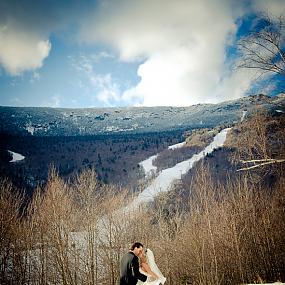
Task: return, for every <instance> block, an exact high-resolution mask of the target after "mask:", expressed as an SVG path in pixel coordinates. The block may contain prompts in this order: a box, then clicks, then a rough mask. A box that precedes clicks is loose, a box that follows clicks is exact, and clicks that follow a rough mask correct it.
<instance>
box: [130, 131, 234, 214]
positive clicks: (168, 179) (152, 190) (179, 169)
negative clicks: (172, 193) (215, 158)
mask: <svg viewBox="0 0 285 285" xmlns="http://www.w3.org/2000/svg"><path fill="white" fill-rule="evenodd" d="M229 130H230V128H227V129H224V130H222V131H221V132H219V133H218V134H217V135H216V136H215V137H214V140H213V142H212V143H210V144H209V145H208V146H207V147H205V149H204V150H202V151H201V152H199V153H198V154H194V155H193V156H192V157H191V158H190V159H187V160H184V161H182V162H180V163H177V164H176V165H175V166H173V167H171V168H167V169H164V170H162V171H161V172H160V173H159V175H158V176H157V177H156V178H155V179H154V180H153V182H152V183H151V184H150V185H149V186H148V187H146V188H145V189H144V190H143V191H142V192H141V193H140V194H139V195H138V197H137V198H136V199H135V200H134V201H133V203H132V204H131V205H129V206H128V207H127V209H126V210H128V209H130V210H131V209H133V207H136V206H138V205H139V204H141V203H144V202H148V201H151V200H153V199H154V197H155V196H157V195H158V194H159V193H160V192H165V191H168V190H169V189H170V187H171V185H172V183H173V182H174V181H175V180H177V179H180V178H181V176H182V175H183V174H186V173H187V172H188V171H189V170H190V169H191V168H192V167H193V165H194V163H195V162H197V161H199V160H200V159H202V158H203V157H205V155H207V154H209V153H211V152H213V150H214V149H216V148H218V147H221V146H223V144H224V142H225V140H226V136H227V132H228V131H229ZM145 161H148V160H145ZM152 161H153V159H152V157H150V158H149V161H148V163H143V164H142V166H144V165H146V166H147V168H146V169H145V171H146V173H147V172H148V171H149V169H151V165H152V164H151V163H152Z"/></svg>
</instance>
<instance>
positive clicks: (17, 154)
mask: <svg viewBox="0 0 285 285" xmlns="http://www.w3.org/2000/svg"><path fill="white" fill-rule="evenodd" d="M8 152H9V153H10V154H12V156H13V158H12V160H10V162H16V161H20V160H23V159H25V157H24V156H23V155H21V154H19V153H16V152H13V151H10V150H8Z"/></svg>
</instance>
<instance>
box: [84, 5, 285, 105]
mask: <svg viewBox="0 0 285 285" xmlns="http://www.w3.org/2000/svg"><path fill="white" fill-rule="evenodd" d="M261 2H263V4H262V3H261ZM273 2H274V3H275V2H276V3H275V6H274V5H272V7H278V6H280V3H281V1H277V0H276V1H273ZM279 2H280V3H279ZM251 4H252V7H251V9H256V10H258V9H265V7H264V6H265V4H266V1H260V2H258V1H256V2H255V1H253V2H252V3H251ZM246 8H248V7H245V4H242V3H241V2H240V3H236V1H228V0H213V1H208V0H180V1H171V0H157V1H152V0H146V1H134V0H123V1H116V2H114V1H102V2H101V5H100V6H99V8H98V10H97V11H96V12H95V13H94V15H93V17H92V20H89V22H87V23H86V25H85V27H83V29H82V33H81V37H82V39H84V40H85V41H87V42H97V41H100V42H104V43H106V44H108V45H112V46H113V47H114V48H115V49H116V50H117V51H118V54H119V57H120V59H121V60H123V61H138V62H141V63H140V65H139V67H138V71H137V75H138V76H139V77H140V82H139V83H138V84H137V85H136V86H133V87H132V88H130V89H129V90H126V91H125V92H124V94H123V95H122V99H123V100H128V99H132V100H133V99H137V102H138V103H139V104H141V105H145V106H155V105H176V106H179V105H192V104H197V103H203V102H204V103H206V102H213V103H215V102H219V101H223V100H227V99H235V98H238V97H241V96H243V95H244V94H245V92H246V91H247V90H248V89H249V88H250V86H251V84H252V82H253V80H254V79H255V76H254V73H253V71H248V70H233V65H232V64H231V63H229V61H228V58H227V53H226V49H227V46H228V45H231V44H232V43H233V42H234V40H235V37H236V31H237V29H238V26H237V19H238V18H239V17H241V16H242V15H244V13H245V9H246ZM90 31H92V32H90ZM241 82H242V83H241Z"/></svg>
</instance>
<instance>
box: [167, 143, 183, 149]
mask: <svg viewBox="0 0 285 285" xmlns="http://www.w3.org/2000/svg"><path fill="white" fill-rule="evenodd" d="M185 143H186V142H181V143H177V144H173V145H170V146H169V147H168V149H176V148H180V147H183V146H184V145H185Z"/></svg>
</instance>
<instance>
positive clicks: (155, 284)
mask: <svg viewBox="0 0 285 285" xmlns="http://www.w3.org/2000/svg"><path fill="white" fill-rule="evenodd" d="M146 259H147V263H148V265H149V267H150V269H151V271H153V272H154V273H155V274H156V275H157V276H158V277H159V279H158V280H155V281H146V282H144V283H142V282H141V281H139V282H138V283H137V284H144V285H159V284H164V283H165V281H166V278H165V277H164V276H163V275H162V273H161V271H160V270H159V268H158V267H157V265H156V263H155V260H154V254H153V252H152V251H151V250H150V249H149V248H148V249H147V250H146Z"/></svg>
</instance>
